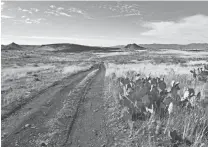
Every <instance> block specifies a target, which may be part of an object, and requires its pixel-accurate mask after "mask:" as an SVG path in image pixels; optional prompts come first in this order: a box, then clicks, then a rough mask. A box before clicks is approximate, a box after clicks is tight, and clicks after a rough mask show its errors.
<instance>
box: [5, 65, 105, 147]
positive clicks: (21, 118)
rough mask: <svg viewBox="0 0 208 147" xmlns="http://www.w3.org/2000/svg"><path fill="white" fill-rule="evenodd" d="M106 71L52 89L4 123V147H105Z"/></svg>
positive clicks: (98, 69) (70, 79)
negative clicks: (104, 90)
mask: <svg viewBox="0 0 208 147" xmlns="http://www.w3.org/2000/svg"><path fill="white" fill-rule="evenodd" d="M104 77H105V67H104V65H98V66H95V67H94V68H92V69H91V70H89V71H86V72H81V73H78V74H76V75H73V76H71V77H68V78H66V79H64V80H63V81H61V82H59V84H57V85H55V86H53V87H50V88H49V89H47V90H45V91H44V92H42V93H41V94H39V95H37V97H35V98H33V100H32V101H31V102H29V103H28V104H26V105H25V106H24V107H22V108H21V109H20V110H18V111H17V112H15V113H14V114H12V115H10V116H8V117H7V118H5V119H4V120H3V121H2V146H4V147H6V146H8V147H12V146H20V147H29V146H34V147H35V146H58V147H59V146H85V147H86V146H105V145H107V144H108V141H109V138H108V133H107V131H106V126H105V113H104V103H103V89H104Z"/></svg>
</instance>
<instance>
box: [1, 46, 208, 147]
mask: <svg viewBox="0 0 208 147" xmlns="http://www.w3.org/2000/svg"><path fill="white" fill-rule="evenodd" d="M207 55H208V52H207V51H202V52H199V53H195V52H190V51H180V50H171V51H167V50H165V51H164V50H150V51H141V52H140V51H122V52H121V53H120V52H111V53H105V52H99V53H96V52H92V51H91V52H81V53H71V52H70V53H63V52H53V49H51V48H46V49H45V50H40V49H39V50H38V49H36V50H35V49H30V50H8V51H7V50H3V51H2V55H1V57H2V69H1V75H2V76H1V81H2V82H1V85H2V86H1V88H2V90H1V93H2V95H1V96H2V98H1V103H2V105H1V106H2V108H1V109H2V114H4V113H6V112H7V111H8V110H10V109H12V108H13V107H15V106H16V105H18V104H20V103H22V102H23V101H24V100H25V99H27V98H30V96H31V95H34V94H35V93H37V92H38V91H40V90H42V89H45V88H47V87H49V86H50V85H51V84H53V83H54V82H55V81H59V80H61V79H63V78H64V77H66V76H69V75H71V74H74V73H77V72H79V71H83V70H87V69H89V68H90V67H91V66H92V65H93V64H94V63H97V62H100V61H104V63H105V66H106V74H105V99H106V101H108V102H109V101H111V102H112V103H111V105H110V106H109V107H108V108H106V111H107V114H106V116H107V117H108V119H107V120H108V121H107V126H109V130H110V131H111V132H112V135H113V136H114V137H113V140H114V142H115V143H114V146H119V147H120V146H125V147H126V146H143V147H150V146H153V147H154V146H155V147H156V146H165V147H167V146H171V142H170V137H169V136H168V135H167V133H160V134H156V133H155V131H156V130H158V129H159V130H161V131H162V132H163V131H164V128H167V129H168V130H169V131H171V130H176V131H177V133H179V134H181V135H182V136H183V137H184V138H188V139H189V140H190V141H191V142H192V143H193V144H192V145H191V146H193V147H199V146H200V147H205V146H208V140H207V139H206V137H205V136H204V135H203V133H202V132H203V128H205V127H206V126H200V127H198V125H199V124H203V123H204V124H205V123H207V122H208V115H207V113H208V112H207V110H206V109H205V108H201V107H200V108H198V107H197V108H195V109H192V110H190V111H188V110H185V109H181V110H177V111H175V112H174V113H173V114H172V115H171V116H170V117H167V118H165V119H163V120H157V119H156V118H155V117H154V115H153V116H152V117H151V118H150V119H149V120H146V121H136V122H135V126H134V129H133V136H132V137H129V133H130V129H129V127H128V125H127V122H125V121H122V119H121V118H120V117H121V111H122V109H123V107H122V106H121V105H120V104H119V101H118V93H119V91H120V89H119V85H118V83H117V79H118V78H119V77H126V76H127V77H131V76H134V75H135V74H136V73H140V74H141V76H142V77H147V76H151V77H164V78H165V82H166V83H167V86H168V87H170V83H171V81H172V80H175V81H177V82H180V88H181V90H180V91H179V94H180V96H182V95H183V92H184V88H185V87H189V88H194V89H195V92H196V93H197V92H199V91H202V87H203V82H200V81H198V82H197V83H195V82H194V79H193V77H192V75H191V73H190V70H192V69H193V68H198V67H202V66H203V65H204V64H208V59H207ZM202 97H203V95H202ZM167 124H168V125H167ZM196 126H197V127H198V128H197V131H195V130H194V128H196ZM181 146H184V145H181Z"/></svg>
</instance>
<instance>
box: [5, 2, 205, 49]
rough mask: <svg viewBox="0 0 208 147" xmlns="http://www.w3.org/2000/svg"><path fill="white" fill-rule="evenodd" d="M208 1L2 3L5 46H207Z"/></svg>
mask: <svg viewBox="0 0 208 147" xmlns="http://www.w3.org/2000/svg"><path fill="white" fill-rule="evenodd" d="M207 7H208V2H180V1H179V2H176V1H175V2H135V1H134V2H95V1H94V2H86V1H85V2H78V1H77V2H58V1H51V2H40V1H34V2H29V1H28V2H24V1H22V2H20V1H19V2H17V1H16V2H14V1H13V2H11V1H5V2H1V20H2V22H1V26H2V27H1V29H2V31H1V42H2V44H8V43H11V42H16V43H19V44H47V43H78V44H86V45H99V46H113V45H121V44H122V45H123V44H128V43H138V44H143V43H147V44H148V43H178V44H187V43H200V42H201V43H204V42H208V8H207Z"/></svg>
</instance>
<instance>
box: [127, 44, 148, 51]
mask: <svg viewBox="0 0 208 147" xmlns="http://www.w3.org/2000/svg"><path fill="white" fill-rule="evenodd" d="M124 48H126V49H130V50H145V48H144V47H142V46H139V45H137V44H135V43H133V44H127V45H126V46H125V47H124Z"/></svg>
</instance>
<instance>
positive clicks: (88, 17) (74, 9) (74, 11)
mask: <svg viewBox="0 0 208 147" xmlns="http://www.w3.org/2000/svg"><path fill="white" fill-rule="evenodd" d="M68 12H70V13H75V14H80V15H82V16H84V17H85V18H87V19H93V18H92V17H91V16H89V14H87V12H85V11H84V10H81V9H79V8H75V7H71V8H69V9H68Z"/></svg>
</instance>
